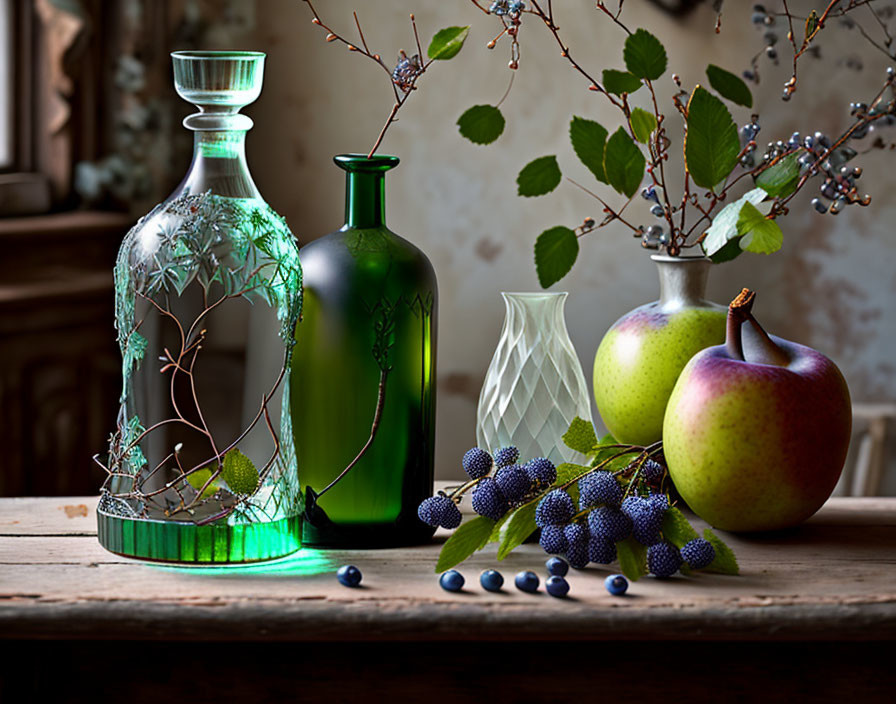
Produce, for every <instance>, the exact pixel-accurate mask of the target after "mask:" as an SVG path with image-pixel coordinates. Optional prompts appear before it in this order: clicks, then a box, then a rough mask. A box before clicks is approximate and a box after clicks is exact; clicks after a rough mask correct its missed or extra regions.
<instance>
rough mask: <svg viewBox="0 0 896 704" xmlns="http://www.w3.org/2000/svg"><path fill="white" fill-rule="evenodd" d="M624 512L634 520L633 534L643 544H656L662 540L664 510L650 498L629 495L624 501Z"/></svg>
mask: <svg viewBox="0 0 896 704" xmlns="http://www.w3.org/2000/svg"><path fill="white" fill-rule="evenodd" d="M622 512H623V513H624V514H625V515H627V516H628V517H629V518H630V519H631V520H632V536H633V537H634V539H635V540H637V541H638V542H639V543H641V545H646V546H648V547H649V546H651V545H655V544H656V543H658V542H659V540H660V528H661V527H662V524H663V512H660V511H659V510H658V507H657V506H655V505H654V503H653V502H651V501H650V500H649V499H642V498H641V497H640V496H629V497H628V498H627V499H625V501H623V502H622Z"/></svg>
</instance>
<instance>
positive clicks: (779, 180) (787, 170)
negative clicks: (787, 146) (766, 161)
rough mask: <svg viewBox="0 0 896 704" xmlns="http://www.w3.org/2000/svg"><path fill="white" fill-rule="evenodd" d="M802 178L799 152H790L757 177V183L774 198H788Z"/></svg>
mask: <svg viewBox="0 0 896 704" xmlns="http://www.w3.org/2000/svg"><path fill="white" fill-rule="evenodd" d="M799 180H800V164H799V157H798V154H797V153H793V154H788V155H787V156H785V157H784V158H783V159H781V160H780V161H778V162H776V163H775V164H772V165H771V166H769V167H768V168H767V169H765V171H763V172H762V173H760V174H759V175H758V176H757V177H756V185H757V186H759V187H760V188H761V189H762V190H763V191H765V192H766V193H768V194H769V195H770V196H771V197H772V198H786V197H787V196H789V195H790V194H791V193H793V192H794V191H795V190H796V186H797V184H798V183H799Z"/></svg>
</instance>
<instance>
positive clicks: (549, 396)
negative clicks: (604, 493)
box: [476, 293, 591, 464]
mask: <svg viewBox="0 0 896 704" xmlns="http://www.w3.org/2000/svg"><path fill="white" fill-rule="evenodd" d="M501 295H502V296H503V297H504V303H505V305H506V307H507V311H506V315H505V318H504V327H503V329H502V330H501V339H500V340H499V342H498V347H497V349H496V350H495V355H494V357H492V362H491V364H490V365H489V368H488V372H487V373H486V376H485V383H484V384H483V385H482V391H481V392H480V394H479V407H478V409H477V412H476V442H477V443H478V445H479V447H481V448H483V449H485V450H489V451H495V450H497V449H498V448H501V447H506V446H507V445H515V446H516V447H517V448H518V449H519V451H520V457H522V458H523V459H526V460H529V459H532V458H533V457H547V458H548V459H549V460H551V462H554V463H555V464H559V463H561V462H578V461H581V460H582V459H583V458H582V456H581V455H579V454H578V453H577V452H574V451H573V450H570V449H569V448H568V447H566V445H564V444H563V441H562V439H561V438H562V437H563V434H564V433H565V432H566V431H567V430H569V425H570V423H572V421H573V419H575V417H576V416H578V417H580V418H583V419H585V420H587V421H591V397H590V394H589V393H588V386H587V384H586V382H585V375H584V373H583V372H582V365H581V363H580V362H579V357H578V355H577V354H576V350H575V348H574V347H573V345H572V340H570V339H569V333H568V332H567V329H566V318H565V317H564V315H563V309H564V306H565V304H566V298H567V296H568V295H569V294H567V293H502V294H501Z"/></svg>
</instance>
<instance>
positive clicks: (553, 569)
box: [544, 557, 569, 577]
mask: <svg viewBox="0 0 896 704" xmlns="http://www.w3.org/2000/svg"><path fill="white" fill-rule="evenodd" d="M544 566H545V567H547V569H548V574H550V575H556V576H558V577H563V576H564V575H565V574H566V573H567V572H569V565H568V564H566V560H564V559H563V558H562V557H552V558H551V559H550V560H548V561H547V562H545V563H544Z"/></svg>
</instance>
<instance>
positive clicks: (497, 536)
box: [488, 513, 510, 543]
mask: <svg viewBox="0 0 896 704" xmlns="http://www.w3.org/2000/svg"><path fill="white" fill-rule="evenodd" d="M508 518H510V513H505V514H504V515H503V516H501V518H500V519H498V520H497V521H495V527H494V528H492V533H491V535H489V536H488V542H490V543H500V542H501V529H502V528H503V527H504V524H505V523H506V522H507V519H508Z"/></svg>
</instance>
